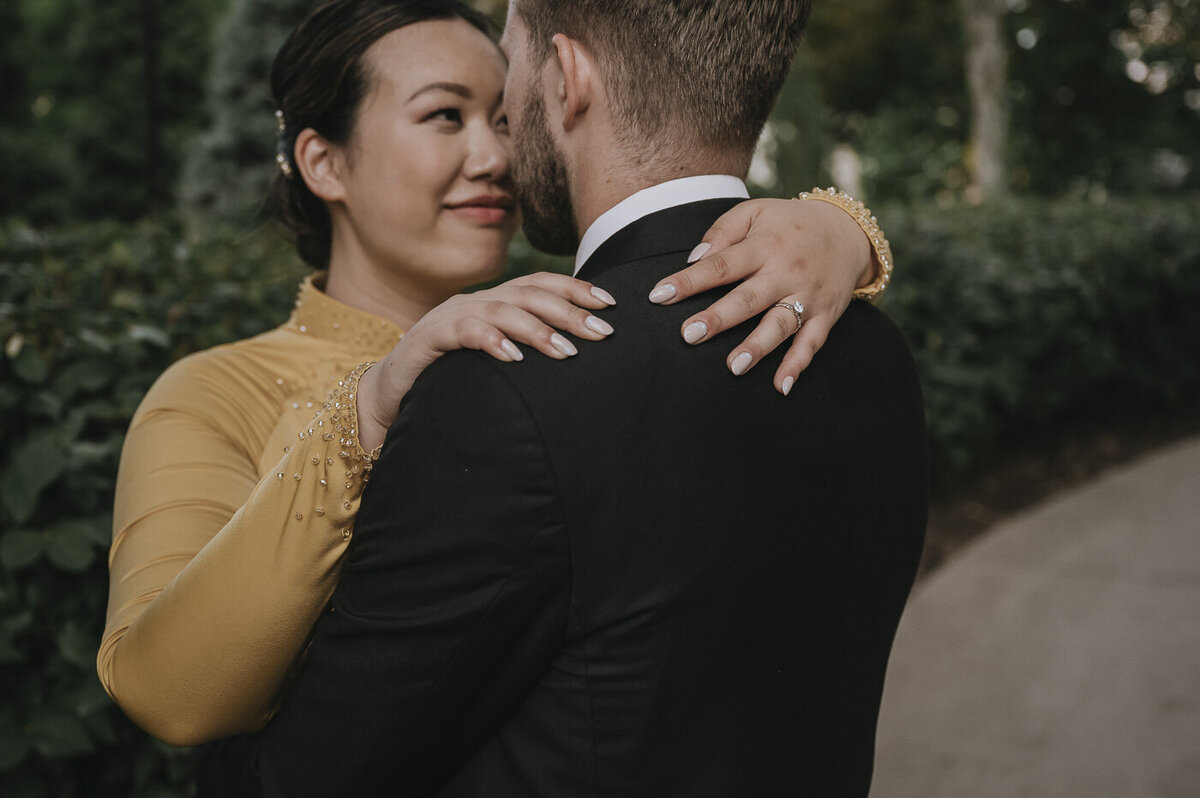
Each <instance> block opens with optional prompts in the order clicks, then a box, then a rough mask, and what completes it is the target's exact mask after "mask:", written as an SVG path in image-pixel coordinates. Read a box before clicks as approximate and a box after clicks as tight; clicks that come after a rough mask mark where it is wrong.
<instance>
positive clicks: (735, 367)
mask: <svg viewBox="0 0 1200 798" xmlns="http://www.w3.org/2000/svg"><path fill="white" fill-rule="evenodd" d="M753 362H754V356H753V355H751V354H750V353H749V352H742V353H741V354H740V355H738V356H737V357H735V358H734V359H733V363H731V364H730V366H729V370H730V371H732V372H733V374H734V376H736V377H740V376H742V375H743V374H745V373H746V372H747V371H749V370H750V364H751V363H753Z"/></svg>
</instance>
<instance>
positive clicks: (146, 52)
mask: <svg viewBox="0 0 1200 798" xmlns="http://www.w3.org/2000/svg"><path fill="white" fill-rule="evenodd" d="M140 6H141V7H140V16H141V21H142V114H143V116H142V185H143V187H144V190H145V193H146V208H147V209H148V210H156V209H158V208H160V207H161V206H162V204H163V203H164V202H166V200H167V198H168V194H169V191H168V187H167V186H166V185H165V184H164V183H163V179H162V175H163V174H164V171H165V169H164V163H163V142H162V108H161V107H160V105H161V104H160V103H159V97H158V75H159V67H158V47H159V36H158V28H159V26H158V7H157V5H156V2H155V0H140Z"/></svg>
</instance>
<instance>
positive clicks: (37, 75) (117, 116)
mask: <svg viewBox="0 0 1200 798" xmlns="http://www.w3.org/2000/svg"><path fill="white" fill-rule="evenodd" d="M225 3H226V0H172V2H170V3H167V2H162V0H149V1H147V0H109V2H105V3H95V2H88V1H87V0H52V1H48V0H8V2H5V3H3V4H0V38H2V40H3V41H2V44H3V48H2V50H0V78H3V85H4V90H3V92H0V95H2V99H0V112H2V113H0V174H3V176H4V178H3V180H2V181H0V218H4V217H7V216H12V215H18V216H22V217H24V218H27V219H30V220H33V221H35V222H38V223H46V222H53V223H63V222H66V221H68V220H72V219H80V218H90V219H95V218H123V219H134V218H138V217H139V216H141V215H143V214H145V213H146V212H147V211H148V210H150V209H152V208H154V207H156V206H161V205H162V204H163V203H164V198H165V196H166V195H167V194H168V193H169V192H170V189H171V185H172V183H173V182H174V179H175V176H176V175H177V173H178V163H179V160H180V156H181V154H182V151H183V148H184V146H185V145H186V142H187V140H188V139H189V138H190V137H191V135H192V134H193V132H194V131H195V130H196V129H197V128H198V127H199V126H200V125H201V124H202V123H203V120H204V117H205V113H204V108H203V105H202V103H201V99H202V96H203V95H202V91H203V81H204V73H205V70H206V66H207V62H208V52H209V40H210V36H209V24H210V22H211V20H213V19H215V18H216V16H217V15H218V14H219V13H220V12H221V11H222V10H223V8H224V5H225Z"/></svg>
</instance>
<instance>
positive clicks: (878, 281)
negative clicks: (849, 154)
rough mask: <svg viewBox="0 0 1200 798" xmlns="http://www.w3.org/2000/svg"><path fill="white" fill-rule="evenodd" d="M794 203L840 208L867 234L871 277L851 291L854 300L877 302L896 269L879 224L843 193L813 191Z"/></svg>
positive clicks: (860, 205)
mask: <svg viewBox="0 0 1200 798" xmlns="http://www.w3.org/2000/svg"><path fill="white" fill-rule="evenodd" d="M797 199H802V200H817V201H820V202H826V203H828V204H830V205H834V206H836V207H838V208H841V209H842V210H843V211H845V212H846V213H847V214H849V215H850V218H852V219H853V220H854V222H855V223H856V224H857V225H858V226H859V228H860V229H861V230H862V231H863V233H864V234H866V236H867V239H868V240H869V241H870V242H871V251H872V260H873V264H874V269H873V271H872V275H873V276H872V277H871V278H869V282H867V284H865V285H863V284H862V283H861V282H860V284H859V287H858V288H856V289H855V291H854V298H855V299H867V300H871V301H874V300H876V299H878V298H879V296H880V295H881V294H883V292H884V291H886V290H887V287H888V284H889V283H891V281H892V270H893V268H894V266H895V263H894V261H893V259H892V245H891V243H890V242H889V241H888V240H887V236H885V235H884V234H883V230H882V229H881V228H880V227H879V220H878V219H876V218H875V216H873V215H872V214H871V211H870V209H869V208H867V206H866V205H864V204H863V203H862V202H860V201H858V200H855V199H854V198H852V197H851V196H850V195H849V194H847V193H846V192H844V191H840V192H839V191H837V190H836V189H833V188H828V189H822V188H814V189H813V190H812V191H805V192H803V193H801V194H800V196H799V197H797Z"/></svg>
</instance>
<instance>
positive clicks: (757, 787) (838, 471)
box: [202, 0, 926, 798]
mask: <svg viewBox="0 0 1200 798" xmlns="http://www.w3.org/2000/svg"><path fill="white" fill-rule="evenodd" d="M808 11H809V2H808V0H746V2H731V0H510V4H509V18H508V24H507V26H506V30H505V34H504V39H503V42H502V45H503V47H504V49H505V52H506V54H507V56H508V58H509V60H510V72H509V78H508V86H507V100H506V103H507V106H508V108H509V109H510V119H511V123H512V125H513V127H514V139H515V142H516V146H517V147H518V153H517V158H516V164H517V173H518V179H519V180H520V181H521V187H522V189H523V190H522V196H523V197H524V201H525V223H526V230H527V233H528V235H529V237H530V239H531V240H532V241H533V242H535V243H536V244H537V245H538V246H541V247H543V248H546V249H549V250H552V251H559V252H566V251H573V250H575V249H576V246H577V245H578V256H577V262H578V264H579V265H580V271H579V274H580V277H582V278H584V279H587V280H591V281H593V282H595V283H596V284H597V285H599V286H602V287H604V288H605V289H607V290H608V291H610V292H611V293H612V294H614V295H615V296H616V297H617V299H618V300H619V304H618V305H617V306H616V307H615V308H613V309H611V310H610V311H608V312H607V313H606V317H607V318H608V320H609V321H611V322H612V324H613V326H614V327H616V329H617V334H616V335H614V336H613V337H612V338H611V339H610V340H609V341H608V342H606V343H604V344H603V345H601V346H593V345H589V344H587V343H586V342H578V346H579V349H580V355H579V356H578V357H577V358H574V359H572V360H569V361H565V362H553V363H552V362H551V361H549V359H545V358H537V357H536V356H533V355H531V356H530V357H529V358H527V359H526V361H525V362H523V363H512V364H499V363H497V362H495V361H493V360H490V359H489V358H487V357H485V356H481V355H479V354H478V353H473V352H455V353H451V354H449V355H447V356H445V357H444V358H442V359H441V360H440V361H438V362H437V363H436V364H435V365H433V366H432V367H430V368H429V370H428V371H427V372H426V373H425V375H424V376H423V377H422V378H421V379H420V380H419V381H418V382H417V384H416V385H415V386H414V387H413V389H412V391H411V392H410V393H409V395H408V397H407V399H406V400H405V403H404V405H403V406H402V409H401V412H400V415H399V418H398V419H397V421H396V423H395V425H394V427H393V428H392V430H391V432H390V434H389V436H388V441H387V445H386V448H385V451H384V455H383V458H382V459H381V460H380V461H379V463H378V464H377V467H376V470H375V472H374V473H373V475H372V480H371V484H370V486H369V489H368V492H367V495H366V496H365V497H364V501H363V505H362V511H361V513H360V515H359V518H358V522H357V531H356V534H355V539H354V543H353V546H352V548H351V550H350V552H349V554H348V556H347V559H346V562H345V567H344V571H343V574H342V577H341V584H340V586H339V588H338V591H337V594H336V595H335V597H334V600H333V608H332V609H333V612H332V613H331V614H329V615H327V616H326V617H325V618H324V619H323V620H322V622H321V623H320V624H319V625H318V628H317V630H316V633H315V638H314V641H313V643H312V646H311V649H310V651H309V654H308V658H307V662H306V664H305V666H304V668H303V670H302V672H301V674H300V676H299V677H298V679H297V681H296V683H295V685H294V686H293V689H292V690H291V692H290V694H289V695H288V696H287V698H286V700H285V702H284V705H283V708H282V710H281V712H280V714H279V715H278V716H277V717H276V719H275V720H274V721H273V722H272V723H271V725H270V726H268V727H267V729H266V730H265V731H263V732H262V733H260V734H258V735H254V736H250V737H243V738H237V739H233V740H228V741H225V742H223V743H219V744H217V745H216V746H214V747H213V748H211V749H210V751H209V752H208V753H209V755H208V758H207V761H206V765H205V771H204V776H203V778H202V794H208V795H270V796H371V795H389V796H391V795H403V796H408V795H438V796H446V797H447V798H450V797H454V798H457V797H458V796H500V797H501V798H504V797H507V796H514V797H515V796H522V797H524V796H553V797H554V798H571V796H598V795H613V796H617V795H621V796H625V795H629V796H632V795H639V796H664V797H667V798H676V797H679V796H774V795H809V796H821V798H829V797H830V796H838V797H841V796H866V794H867V791H868V788H869V785H870V780H871V768H872V757H873V749H874V734H875V722H876V716H877V713H878V707H879V699H880V693H881V690H882V686H883V676H884V670H885V666H886V663H887V657H888V652H889V649H890V646H891V643H892V638H893V635H894V632H895V628H896V624H897V622H898V619H899V617H900V612H901V609H902V607H903V605H904V602H905V599H906V597H907V594H908V591H909V588H910V586H911V583H912V579H913V575H914V571H915V568H916V564H917V559H918V555H919V551H920V547H921V541H922V534H923V529H924V522H925V503H924V502H925V499H924V487H925V485H924V475H925V470H926V463H925V455H924V445H923V437H924V430H923V413H922V407H921V401H920V394H919V389H918V387H917V383H916V378H915V376H914V371H913V366H912V360H911V358H910V356H909V353H908V351H907V349H906V347H905V344H904V342H903V340H902V339H901V336H900V335H899V334H898V332H897V331H896V329H895V328H894V327H893V326H892V325H891V324H890V323H889V322H887V321H886V320H885V319H884V318H883V317H882V316H881V315H880V314H879V313H878V312H876V311H875V310H874V309H873V308H871V307H870V306H868V305H865V304H861V303H855V305H854V306H852V307H851V308H850V309H849V310H848V311H847V312H846V314H845V316H844V317H843V319H842V320H841V322H839V324H838V325H837V326H836V327H835V329H834V330H833V332H832V333H831V335H830V337H829V341H828V343H827V344H826V345H825V347H824V349H822V350H821V352H820V353H819V354H818V355H817V357H816V359H815V360H814V361H813V364H812V366H811V367H810V368H809V369H808V370H807V371H806V372H805V373H804V374H803V375H802V376H801V378H800V380H799V382H798V383H797V384H796V387H795V389H794V390H793V391H792V394H791V396H790V397H786V398H785V397H783V396H780V395H779V394H778V393H777V392H776V391H774V390H772V387H771V383H770V379H771V374H772V372H773V371H774V368H775V366H776V365H777V359H776V360H773V359H770V358H768V360H767V361H766V362H765V363H763V364H760V365H759V366H758V368H757V369H756V370H755V371H754V372H751V374H750V375H748V376H747V377H743V378H741V379H738V378H734V377H732V376H731V375H730V374H729V372H728V369H726V368H725V367H724V352H725V348H724V347H722V346H720V345H712V346H701V347H698V348H693V347H689V346H687V345H686V344H684V343H683V342H682V341H680V340H679V335H678V328H679V325H680V324H681V323H682V321H683V320H684V319H686V318H688V316H689V314H691V313H693V312H694V310H695V309H697V308H699V307H702V306H704V305H705V303H706V302H708V301H710V300H711V297H708V296H705V297H697V298H695V299H692V300H688V301H685V302H683V303H680V304H678V305H675V306H673V307H671V308H668V309H666V310H664V309H661V308H657V307H654V306H652V305H650V303H649V302H647V301H646V299H645V297H646V296H647V294H648V293H649V292H650V290H651V288H652V287H653V286H654V285H655V284H656V282H657V281H658V280H659V279H661V278H662V277H663V276H665V275H667V274H670V273H672V272H674V271H675V270H677V269H678V268H679V267H680V266H681V265H683V263H684V261H685V259H686V257H687V254H688V249H689V248H690V245H691V243H692V242H694V241H696V240H697V239H698V238H699V237H700V236H701V235H702V234H703V232H704V231H705V230H706V229H707V227H708V226H709V225H710V224H711V223H712V222H713V221H714V220H715V219H716V218H717V217H718V216H720V215H721V213H723V212H724V211H726V210H728V209H729V208H730V207H732V206H733V205H734V204H735V203H736V202H737V201H738V199H739V198H741V197H744V196H745V188H744V186H743V185H742V183H741V181H740V179H739V177H738V176H740V175H743V174H745V172H746V170H747V168H748V166H749V163H750V160H751V156H752V153H753V150H754V145H755V142H756V140H757V138H758V135H759V133H760V131H761V130H762V127H763V124H764V122H765V121H766V118H767V115H768V113H769V112H770V110H771V107H772V105H773V103H774V100H775V97H776V95H777V93H778V91H779V89H780V86H781V84H782V82H783V80H784V77H785V75H786V72H787V68H788V64H789V63H790V61H791V58H792V56H793V53H794V50H795V48H796V46H797V44H798V42H799V39H800V36H801V33H802V31H803V28H804V25H805V22H806V20H807V17H808ZM680 178H682V179H680ZM771 312H772V313H775V314H779V315H780V316H781V318H782V319H790V318H791V316H790V315H788V314H790V311H788V310H786V309H776V310H773V311H771ZM744 333H745V330H738V331H734V332H733V333H731V334H730V335H731V336H732V337H731V340H732V339H736V338H737V336H738V335H743V334H744ZM739 340H740V339H739ZM776 358H778V356H776Z"/></svg>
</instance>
